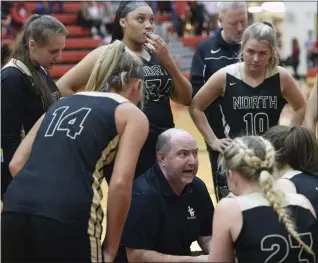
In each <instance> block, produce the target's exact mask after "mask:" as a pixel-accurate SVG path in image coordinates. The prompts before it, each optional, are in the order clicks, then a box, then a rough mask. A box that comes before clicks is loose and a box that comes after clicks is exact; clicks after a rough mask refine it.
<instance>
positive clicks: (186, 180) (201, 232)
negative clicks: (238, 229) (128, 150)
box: [115, 129, 214, 262]
mask: <svg viewBox="0 0 318 263" xmlns="http://www.w3.org/2000/svg"><path fill="white" fill-rule="evenodd" d="M156 152H157V161H156V163H155V164H154V165H153V166H152V167H151V168H150V169H149V170H148V171H147V172H146V173H144V174H143V175H141V176H140V177H138V178H137V179H136V180H135V182H134V186H133V197H132V202H131V206H130V210H129V214H128V217H127V220H126V224H125V227H124V231H123V234H122V240H121V247H120V249H119V252H118V256H117V258H116V260H115V261H118V262H125V261H127V259H128V260H129V261H130V262H207V255H201V256H196V257H192V256H191V250H190V246H191V244H192V242H193V241H198V243H199V245H200V246H201V248H202V251H203V252H204V254H208V253H209V247H210V246H209V243H210V239H211V235H212V229H211V228H212V227H211V226H212V217H213V212H214V207H213V204H212V200H211V197H210V195H209V193H208V190H207V188H206V185H205V184H204V182H203V181H202V180H200V179H199V178H198V177H196V174H197V171H198V144H197V142H196V140H195V138H194V137H193V136H192V135H191V134H190V133H188V132H186V131H184V130H180V129H169V130H167V131H165V132H163V133H162V134H161V135H159V137H158V141H157V144H156Z"/></svg>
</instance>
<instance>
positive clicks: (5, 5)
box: [1, 1, 14, 20]
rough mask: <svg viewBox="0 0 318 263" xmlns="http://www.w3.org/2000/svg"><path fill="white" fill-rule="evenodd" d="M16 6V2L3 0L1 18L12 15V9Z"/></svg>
mask: <svg viewBox="0 0 318 263" xmlns="http://www.w3.org/2000/svg"><path fill="white" fill-rule="evenodd" d="M13 6H14V2H8V1H1V20H2V19H5V18H6V17H7V15H10V10H11V8H12V7H13Z"/></svg>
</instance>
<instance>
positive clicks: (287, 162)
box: [263, 126, 318, 214]
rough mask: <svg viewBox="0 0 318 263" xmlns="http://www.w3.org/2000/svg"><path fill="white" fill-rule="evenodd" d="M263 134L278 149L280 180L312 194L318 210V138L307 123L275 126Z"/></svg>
mask: <svg viewBox="0 0 318 263" xmlns="http://www.w3.org/2000/svg"><path fill="white" fill-rule="evenodd" d="M263 137H264V138H265V139H267V140H269V141H270V142H271V143H272V144H273V146H274V147H275V150H276V152H277V155H276V162H277V165H276V166H277V172H278V174H279V177H281V178H282V179H280V180H278V182H279V185H280V186H281V187H283V189H284V190H286V191H290V192H292V193H293V192H294V193H299V194H302V195H304V196H306V197H307V198H308V200H309V201H310V202H311V203H312V205H313V207H314V208H315V211H316V214H318V141H317V139H316V137H315V136H314V135H313V134H312V133H311V132H310V131H308V130H307V129H306V128H304V127H292V128H290V127H288V126H275V127H272V128H270V129H269V130H268V131H267V132H266V133H265V134H264V135H263Z"/></svg>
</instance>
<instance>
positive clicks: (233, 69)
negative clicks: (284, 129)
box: [220, 63, 286, 138]
mask: <svg viewBox="0 0 318 263" xmlns="http://www.w3.org/2000/svg"><path fill="white" fill-rule="evenodd" d="M241 65H242V63H236V64H232V65H229V66H227V67H225V68H223V69H222V70H223V71H225V72H226V87H225V92H224V94H223V97H222V99H221V105H220V110H221V114H222V123H223V128H224V132H225V136H226V137H230V138H235V137H237V136H243V135H262V134H263V133H265V132H266V131H267V130H268V129H269V128H271V127H273V126H275V125H278V122H279V117H280V114H281V112H282V110H283V108H284V106H285V104H286V100H285V99H284V98H283V96H282V92H281V85H280V77H279V73H278V72H277V71H276V72H268V74H267V76H266V78H265V80H264V81H263V83H261V84H260V85H259V86H257V87H251V86H249V85H248V84H246V83H245V82H244V81H243V80H242V77H241V73H240V67H241Z"/></svg>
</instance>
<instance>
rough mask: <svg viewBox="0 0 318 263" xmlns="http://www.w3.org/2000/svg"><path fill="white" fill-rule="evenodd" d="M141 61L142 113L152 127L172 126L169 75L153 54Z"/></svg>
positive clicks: (165, 127)
mask: <svg viewBox="0 0 318 263" xmlns="http://www.w3.org/2000/svg"><path fill="white" fill-rule="evenodd" d="M143 63H144V65H143V71H144V79H145V105H144V113H145V114H146V116H147V117H148V120H149V123H150V126H151V127H152V128H156V127H157V128H159V129H161V128H163V129H167V128H172V127H174V123H173V116H172V111H171V106H170V96H171V93H172V79H171V76H170V75H169V74H168V72H167V71H166V70H165V69H164V68H163V67H162V66H160V65H159V63H158V62H157V60H156V59H155V58H154V57H153V56H152V57H151V59H150V60H149V61H147V60H146V59H143ZM151 165H152V164H151ZM151 165H150V166H151Z"/></svg>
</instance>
